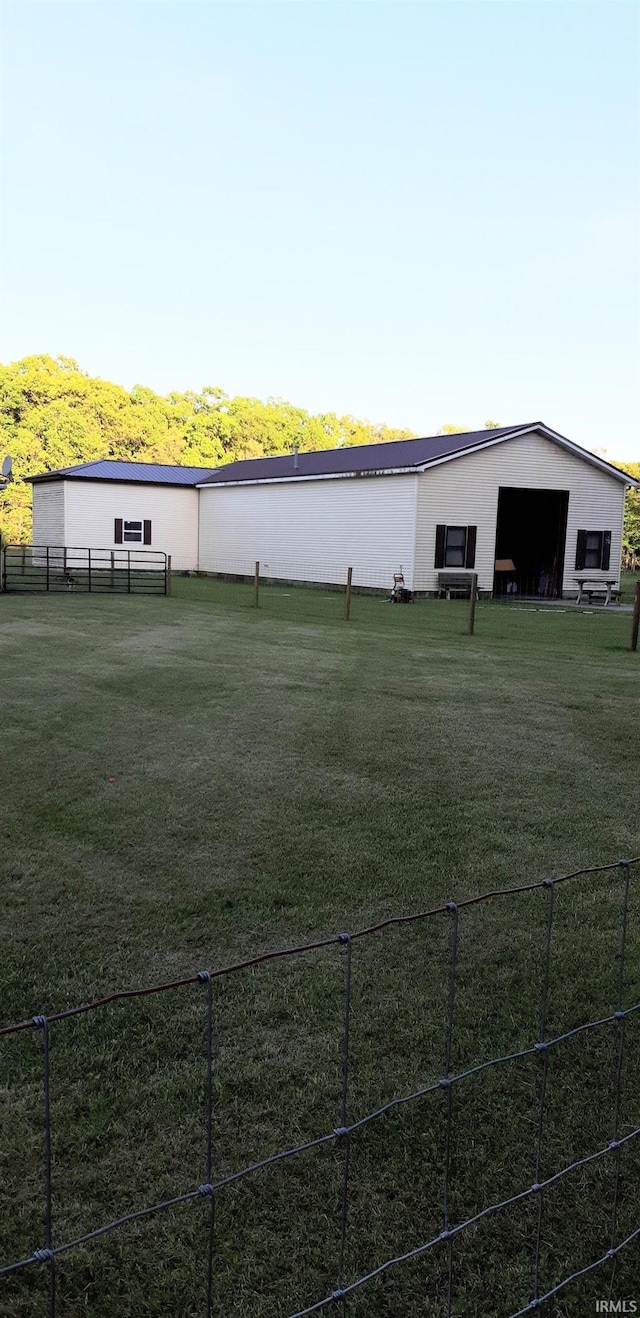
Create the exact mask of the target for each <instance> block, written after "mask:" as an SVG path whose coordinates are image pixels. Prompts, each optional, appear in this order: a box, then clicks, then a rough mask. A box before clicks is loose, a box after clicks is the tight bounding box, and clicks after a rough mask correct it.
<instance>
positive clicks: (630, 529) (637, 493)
mask: <svg viewBox="0 0 640 1318" xmlns="http://www.w3.org/2000/svg"><path fill="white" fill-rule="evenodd" d="M613 466H614V467H618V468H619V470H620V471H626V473H627V475H628V476H633V478H634V480H637V481H640V462H614V463H613ZM622 548H623V549H624V550H626V552H627V553H628V554H632V553H633V554H640V489H638V488H635V489H634V488H633V486H632V487H631V489H628V490H627V494H626V498H625V501H624V526H623V530H622Z"/></svg>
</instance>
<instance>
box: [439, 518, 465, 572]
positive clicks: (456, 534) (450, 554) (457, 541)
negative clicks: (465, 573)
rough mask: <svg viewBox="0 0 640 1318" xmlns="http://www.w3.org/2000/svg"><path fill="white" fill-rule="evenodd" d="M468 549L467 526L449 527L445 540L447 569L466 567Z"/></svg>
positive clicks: (445, 563)
mask: <svg viewBox="0 0 640 1318" xmlns="http://www.w3.org/2000/svg"><path fill="white" fill-rule="evenodd" d="M466 549H467V528H466V526H448V527H447V530H446V534H445V538H444V565H445V567H464V562H465V557H466Z"/></svg>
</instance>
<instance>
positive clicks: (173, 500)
mask: <svg viewBox="0 0 640 1318" xmlns="http://www.w3.org/2000/svg"><path fill="white" fill-rule="evenodd" d="M64 485H65V508H66V517H65V540H64V542H63V543H64V544H65V545H68V546H72V547H74V548H83V547H86V548H89V549H114V548H116V544H115V540H114V531H115V519H116V517H122V518H123V520H125V521H144V520H145V519H149V520H150V521H151V544H150V545H131V546H129V548H131V549H136V550H143V549H152V550H156V551H158V550H159V551H161V552H162V553H165V554H170V555H171V558H172V567H174V568H177V569H178V570H182V571H185V570H187V569H190V570H193V569H195V568H196V567H197V565H198V492H197V490H195V489H181V488H179V487H176V486H175V485H137V484H133V483H130V482H128V481H121V482H117V481H84V480H82V481H65V483H64ZM35 488H36V489H37V488H38V487H37V486H36V487H35ZM57 543H58V544H59V543H60V541H58V542H57Z"/></svg>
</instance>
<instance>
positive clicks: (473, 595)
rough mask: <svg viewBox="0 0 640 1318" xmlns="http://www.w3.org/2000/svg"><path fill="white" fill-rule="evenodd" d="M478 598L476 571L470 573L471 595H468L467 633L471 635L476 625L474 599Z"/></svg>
mask: <svg viewBox="0 0 640 1318" xmlns="http://www.w3.org/2000/svg"><path fill="white" fill-rule="evenodd" d="M477 598H478V573H477V572H472V574H471V595H470V596H469V635H470V636H473V629H474V627H475V625H476V600H477Z"/></svg>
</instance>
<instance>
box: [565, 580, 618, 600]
mask: <svg viewBox="0 0 640 1318" xmlns="http://www.w3.org/2000/svg"><path fill="white" fill-rule="evenodd" d="M573 579H574V581H575V583H576V585H577V587H578V599H577V601H576V602H577V603H578V604H582V601H583V599H584V597H585V595H586V597H587V600H588V602H589V604H591V602H592V600H593V599H604V603H605V606H606V605H607V604H610V603H611V601H612V600H614V601H615V600H617V599H618V598H619V596H620V587H619V586H617V585H616V582H615V577H610V578H608V579H606V580H604V581H603V580H602V579H600V580H597V579H596V578H595V577H574V578H573Z"/></svg>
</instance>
